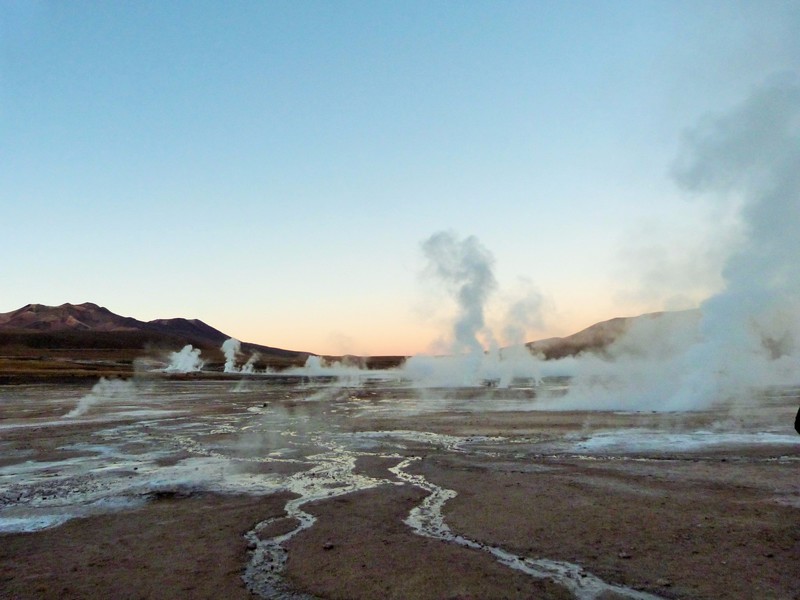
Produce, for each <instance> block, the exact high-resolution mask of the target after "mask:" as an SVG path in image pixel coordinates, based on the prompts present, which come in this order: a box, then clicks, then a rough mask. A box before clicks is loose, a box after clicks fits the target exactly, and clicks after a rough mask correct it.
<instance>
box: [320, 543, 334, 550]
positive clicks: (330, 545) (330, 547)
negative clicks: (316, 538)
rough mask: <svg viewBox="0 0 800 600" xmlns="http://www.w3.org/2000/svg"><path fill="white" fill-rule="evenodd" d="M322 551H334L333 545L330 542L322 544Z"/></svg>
mask: <svg viewBox="0 0 800 600" xmlns="http://www.w3.org/2000/svg"><path fill="white" fill-rule="evenodd" d="M322 549H323V550H333V549H334V545H333V544H332V543H331V542H325V543H324V544H322Z"/></svg>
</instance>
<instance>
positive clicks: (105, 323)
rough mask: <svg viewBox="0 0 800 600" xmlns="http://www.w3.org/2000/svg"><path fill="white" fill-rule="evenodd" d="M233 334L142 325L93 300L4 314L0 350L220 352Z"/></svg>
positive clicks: (194, 324)
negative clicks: (184, 349) (186, 347)
mask: <svg viewBox="0 0 800 600" xmlns="http://www.w3.org/2000/svg"><path fill="white" fill-rule="evenodd" d="M230 337H231V336H229V335H227V334H225V333H223V332H222V331H220V330H218V329H214V328H213V327H211V326H210V325H207V324H206V323H204V322H203V321H200V320H199V319H184V318H175V319H155V320H153V321H139V320H138V319H134V318H133V317H123V316H120V315H117V314H115V313H113V312H111V311H110V310H108V309H107V308H105V307H103V306H98V305H97V304H94V303H92V302H84V303H83V304H70V303H65V304H62V305H60V306H46V305H44V304H27V305H25V306H23V307H22V308H19V309H17V310H14V311H11V312H7V313H0V346H3V345H9V344H18V345H24V346H29V347H35V348H93V349H98V348H114V349H119V348H144V347H145V346H160V347H164V348H170V349H177V348H180V347H182V346H183V345H186V344H192V345H193V346H195V347H197V348H202V349H213V350H217V349H219V347H220V346H221V345H222V342H224V341H225V340H227V339H229V338H230ZM242 349H243V350H244V351H246V352H259V353H260V354H264V355H267V356H275V357H281V358H285V359H302V358H304V357H308V356H309V354H310V353H309V352H298V351H294V350H284V349H281V348H273V347H270V346H262V345H259V344H250V343H243V344H242Z"/></svg>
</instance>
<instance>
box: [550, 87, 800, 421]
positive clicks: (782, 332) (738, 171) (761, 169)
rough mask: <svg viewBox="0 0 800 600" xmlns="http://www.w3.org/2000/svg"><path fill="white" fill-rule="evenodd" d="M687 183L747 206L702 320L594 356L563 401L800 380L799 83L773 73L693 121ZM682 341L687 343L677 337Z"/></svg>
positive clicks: (628, 399)
mask: <svg viewBox="0 0 800 600" xmlns="http://www.w3.org/2000/svg"><path fill="white" fill-rule="evenodd" d="M674 174H675V178H676V181H677V182H678V184H679V185H680V186H681V187H682V189H684V190H686V191H689V192H692V193H695V194H699V195H701V196H702V197H703V198H704V199H709V200H711V201H714V202H723V203H727V204H728V205H732V206H733V208H734V209H735V210H738V212H739V215H740V219H741V222H742V226H743V233H744V235H743V237H742V240H741V241H740V243H739V244H738V246H737V247H736V248H735V249H734V250H732V251H731V253H730V255H729V257H728V259H727V260H726V262H725V266H724V270H723V273H722V275H723V279H724V288H723V290H722V291H721V292H720V293H718V294H716V295H714V296H712V297H711V298H709V299H708V300H706V301H705V302H704V303H703V304H702V306H701V311H700V316H699V319H697V320H695V321H696V324H695V322H693V321H692V320H691V319H689V320H686V321H685V322H683V324H682V326H681V327H673V328H671V329H669V330H664V331H661V332H659V335H658V336H654V335H653V333H654V332H648V331H643V330H642V328H637V329H636V330H634V331H631V332H629V333H628V334H627V335H626V336H625V337H624V338H623V339H622V340H620V341H619V342H618V343H617V344H615V345H614V347H612V349H611V354H612V357H613V358H614V359H615V360H613V361H612V362H608V361H602V360H594V361H592V360H584V361H578V362H577V363H576V369H577V375H578V377H577V378H576V381H575V385H574V386H573V389H572V391H571V392H570V394H569V395H568V396H567V398H566V399H565V401H564V406H570V407H587V408H590V407H597V408H640V409H643V408H646V409H660V410H684V409H697V408H704V407H707V406H709V405H710V404H711V403H713V402H723V401H729V400H733V399H736V398H741V397H743V396H748V395H750V394H751V393H752V391H753V388H756V387H759V386H763V385H767V384H780V383H796V382H797V378H798V364H800V363H799V362H798V359H800V352H799V351H798V350H799V349H798V341H799V340H800V293H798V292H800V85H798V82H797V80H796V79H783V80H781V81H773V82H771V83H769V84H767V85H765V86H763V87H761V88H759V89H758V90H756V91H755V92H754V93H753V94H752V95H751V96H750V97H749V98H748V99H747V100H746V101H745V102H743V103H742V104H741V105H740V106H739V107H737V108H736V109H735V110H733V111H731V112H730V113H729V114H726V115H722V116H719V117H716V118H709V119H706V120H704V121H703V122H702V123H701V124H700V125H699V126H697V127H696V128H694V129H692V130H691V131H689V132H688V133H687V135H686V137H685V144H684V148H683V151H682V153H681V155H680V158H679V160H678V161H677V162H676V166H675V170H674ZM675 340H678V341H679V343H674V342H675Z"/></svg>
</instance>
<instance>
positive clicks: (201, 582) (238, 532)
mask: <svg viewBox="0 0 800 600" xmlns="http://www.w3.org/2000/svg"><path fill="white" fill-rule="evenodd" d="M286 500H287V496H285V495H274V496H267V497H252V496H217V495H211V494H202V495H193V496H190V497H185V498H181V497H167V498H163V499H159V500H156V501H153V502H151V503H149V504H147V505H146V506H145V507H143V508H140V509H138V510H135V511H133V512H128V513H113V514H107V515H101V516H95V517H89V518H85V519H75V520H72V521H69V522H67V523H65V524H64V525H62V526H60V527H55V528H53V529H48V530H45V531H40V532H38V533H29V534H14V535H3V536H0V597H2V598H14V599H20V600H22V599H25V598H31V599H33V598H36V599H41V598H119V599H126V598H131V599H132V598H164V599H173V598H178V597H183V598H210V599H217V598H232V599H233V598H249V597H250V594H249V592H248V591H247V589H246V588H245V585H244V583H243V581H242V578H241V573H242V567H243V565H244V563H245V562H246V553H247V547H246V546H247V543H246V542H245V540H244V538H243V537H242V536H243V535H244V533H245V532H246V531H248V530H249V529H251V528H252V526H253V524H254V523H255V522H257V521H259V520H260V519H263V518H266V517H268V516H270V515H274V516H280V515H282V514H283V507H284V504H285V503H286Z"/></svg>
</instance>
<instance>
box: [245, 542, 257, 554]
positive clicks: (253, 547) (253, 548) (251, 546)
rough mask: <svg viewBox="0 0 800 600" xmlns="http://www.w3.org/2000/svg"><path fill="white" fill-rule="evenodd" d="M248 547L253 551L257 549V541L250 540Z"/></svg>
mask: <svg viewBox="0 0 800 600" xmlns="http://www.w3.org/2000/svg"><path fill="white" fill-rule="evenodd" d="M247 549H248V550H250V551H251V552H252V551H253V550H255V549H256V543H255V542H250V543H249V544H247Z"/></svg>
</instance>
